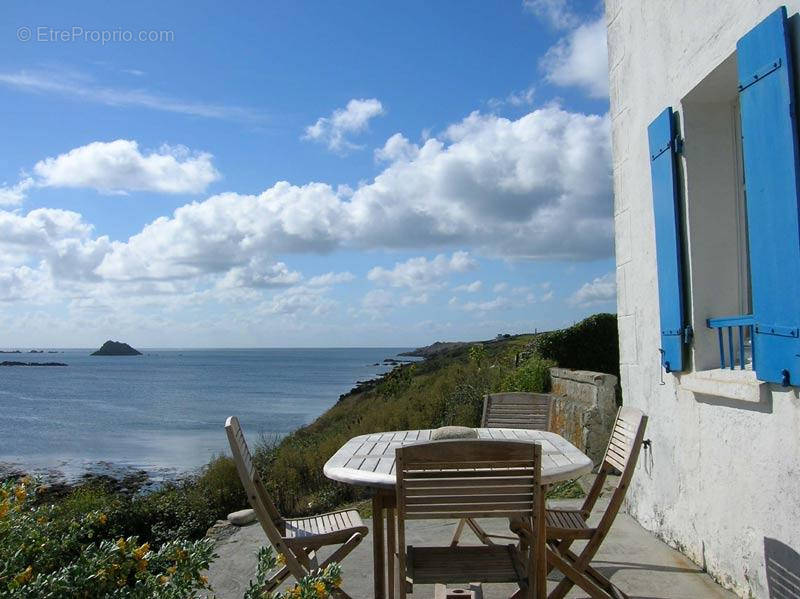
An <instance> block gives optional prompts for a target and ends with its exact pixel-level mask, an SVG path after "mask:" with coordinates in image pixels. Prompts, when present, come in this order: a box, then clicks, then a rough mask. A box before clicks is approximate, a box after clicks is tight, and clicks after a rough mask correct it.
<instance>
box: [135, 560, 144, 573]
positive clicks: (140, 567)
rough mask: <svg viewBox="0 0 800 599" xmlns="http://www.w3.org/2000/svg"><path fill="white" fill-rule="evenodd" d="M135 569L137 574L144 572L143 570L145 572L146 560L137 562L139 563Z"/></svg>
mask: <svg viewBox="0 0 800 599" xmlns="http://www.w3.org/2000/svg"><path fill="white" fill-rule="evenodd" d="M136 569H137V570H139V572H144V571H145V570H147V560H146V559H142V560H139V562H138V563H137V564H136Z"/></svg>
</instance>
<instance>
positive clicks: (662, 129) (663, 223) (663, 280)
mask: <svg viewBox="0 0 800 599" xmlns="http://www.w3.org/2000/svg"><path fill="white" fill-rule="evenodd" d="M647 136H648V139H649V142H650V176H651V179H652V183H653V213H654V215H655V224H656V259H657V261H658V301H659V309H660V312H661V348H660V349H661V364H662V366H664V369H665V370H666V371H667V372H680V371H682V370H683V369H684V367H685V366H684V357H683V354H684V346H685V345H686V341H687V337H688V329H687V328H686V327H685V324H684V319H683V269H682V266H681V263H682V259H681V254H682V251H681V220H680V207H679V194H678V171H677V165H676V156H677V149H678V148H677V144H678V139H677V136H676V134H675V118H674V115H673V114H672V108H667V109H665V110H664V112H662V113H661V114H660V115H658V117H656V120H654V121H653V122H652V123H650V126H649V127H648V128H647Z"/></svg>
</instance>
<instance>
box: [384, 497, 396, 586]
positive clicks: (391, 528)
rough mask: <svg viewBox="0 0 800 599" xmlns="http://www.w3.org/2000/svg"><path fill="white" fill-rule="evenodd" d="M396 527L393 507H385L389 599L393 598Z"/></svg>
mask: <svg viewBox="0 0 800 599" xmlns="http://www.w3.org/2000/svg"><path fill="white" fill-rule="evenodd" d="M396 531H397V528H396V526H395V520H394V509H393V508H386V559H387V560H388V562H387V563H388V566H389V573H388V575H387V581H388V582H389V599H394V567H395V558H394V554H395V551H397V550H398V549H397V542H396V541H395V538H396V537H395V532H396Z"/></svg>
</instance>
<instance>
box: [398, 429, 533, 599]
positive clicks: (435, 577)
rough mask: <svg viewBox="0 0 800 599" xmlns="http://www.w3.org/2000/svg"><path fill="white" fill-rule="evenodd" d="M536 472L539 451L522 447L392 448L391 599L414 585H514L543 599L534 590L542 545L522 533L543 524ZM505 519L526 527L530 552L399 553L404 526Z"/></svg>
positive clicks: (464, 443)
mask: <svg viewBox="0 0 800 599" xmlns="http://www.w3.org/2000/svg"><path fill="white" fill-rule="evenodd" d="M541 465H542V448H541V446H540V445H538V444H534V443H525V442H522V441H499V440H478V439H469V440H466V439H456V440H447V441H432V442H428V443H415V444H412V445H407V446H405V447H399V448H397V450H396V466H395V469H396V472H397V548H396V553H395V559H396V562H397V568H396V569H395V573H396V576H397V580H396V584H395V589H396V592H397V597H398V599H405V597H406V593H412V592H413V589H414V586H413V585H414V584H436V583H444V584H447V583H468V582H487V583H489V582H515V583H517V584H518V585H519V586H520V589H521V590H522V592H523V593H524V595H523V596H525V597H528V598H533V597H535V596H536V597H544V596H545V595H544V592H546V588H542V589H537V588H536V563H537V562H536V560H537V559H538V558H539V556H540V555H541V551H543V550H544V542H543V539H542V538H541V536H539V542H536V541H535V539H533V538H532V533H530V532H529V531H536V530H539V529H538V528H537V526H538V525H539V523H542V521H541V515H540V514H541V513H543V509H542V508H543V504H542V503H541V502H543V501H544V498H543V496H542V492H541ZM540 510H542V511H540ZM512 517H514V518H519V519H520V520H521V521H523V522H525V524H526V526H529V527H530V528H529V529H528V530H527V531H526V534H527V535H528V543H529V544H530V547H531V549H530V550H529V551H521V550H520V549H519V548H518V547H517V546H516V545H515V544H509V545H479V546H472V547H453V546H447V547H413V546H408V547H406V546H405V523H406V521H407V520H418V519H424V520H439V519H450V518H512ZM542 528H543V527H542ZM539 546H541V550H539V549H538V548H539ZM536 593H540V594H538V595H537V594H536Z"/></svg>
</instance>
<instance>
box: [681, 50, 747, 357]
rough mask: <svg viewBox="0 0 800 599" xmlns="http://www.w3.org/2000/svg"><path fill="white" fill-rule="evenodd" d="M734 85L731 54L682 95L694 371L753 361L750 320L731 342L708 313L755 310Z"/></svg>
mask: <svg viewBox="0 0 800 599" xmlns="http://www.w3.org/2000/svg"><path fill="white" fill-rule="evenodd" d="M737 84H738V77H737V63H736V55H735V54H733V55H732V56H730V57H729V58H728V59H727V60H725V61H724V62H723V63H722V64H720V65H719V66H718V67H717V68H716V69H714V71H712V73H710V74H709V75H708V76H707V77H706V78H705V79H703V81H701V82H700V84H699V85H697V86H696V87H695V88H694V89H693V90H692V91H690V92H689V93H688V94H687V95H686V96H685V97H684V98H683V100H682V102H681V116H682V119H683V123H682V126H683V127H682V128H683V138H684V139H685V140H686V143H685V145H684V151H683V153H682V155H681V159H680V161H679V165H680V169H681V174H682V183H683V186H682V190H683V197H684V198H685V201H684V210H685V225H684V231H685V232H686V234H685V239H684V248H683V249H684V252H683V253H684V256H685V257H686V275H685V282H686V284H685V286H684V288H685V289H686V290H687V293H686V295H687V302H686V310H687V311H688V320H689V322H691V323H692V325H693V331H694V341H693V344H692V347H691V358H692V361H691V362H692V366H693V368H694V370H711V369H716V368H721V367H722V368H725V367H730V366H731V365H733V366H735V367H736V368H740V367H742V366H744V367H745V368H752V352H751V339H750V327H749V326H745V327H743V328H742V339H741V343H742V346H740V338H739V334H738V332H739V331H738V327H737V328H736V329H735V330H732V331H731V336H732V338H731V340H730V341H731V342H732V343H731V344H732V348H731V347H730V346H729V339H728V337H727V330H726V329H727V327H725V329H723V328H710V327H708V326H707V320H708V319H714V318H719V317H725V316H739V315H747V314H751V313H752V311H751V291H750V273H749V270H750V268H749V264H750V261H749V253H748V242H747V209H746V197H745V185H744V170H743V161H742V140H741V125H740V113H739V97H738V96H739V94H738V89H737ZM734 332H735V334H734ZM720 335H723V349H724V352H722V353H721V352H720V346H719V336H720ZM731 349H733V351H732V352H731ZM731 356H732V357H733V360H731ZM743 356H744V360H742V357H743ZM723 358H724V360H723Z"/></svg>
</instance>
